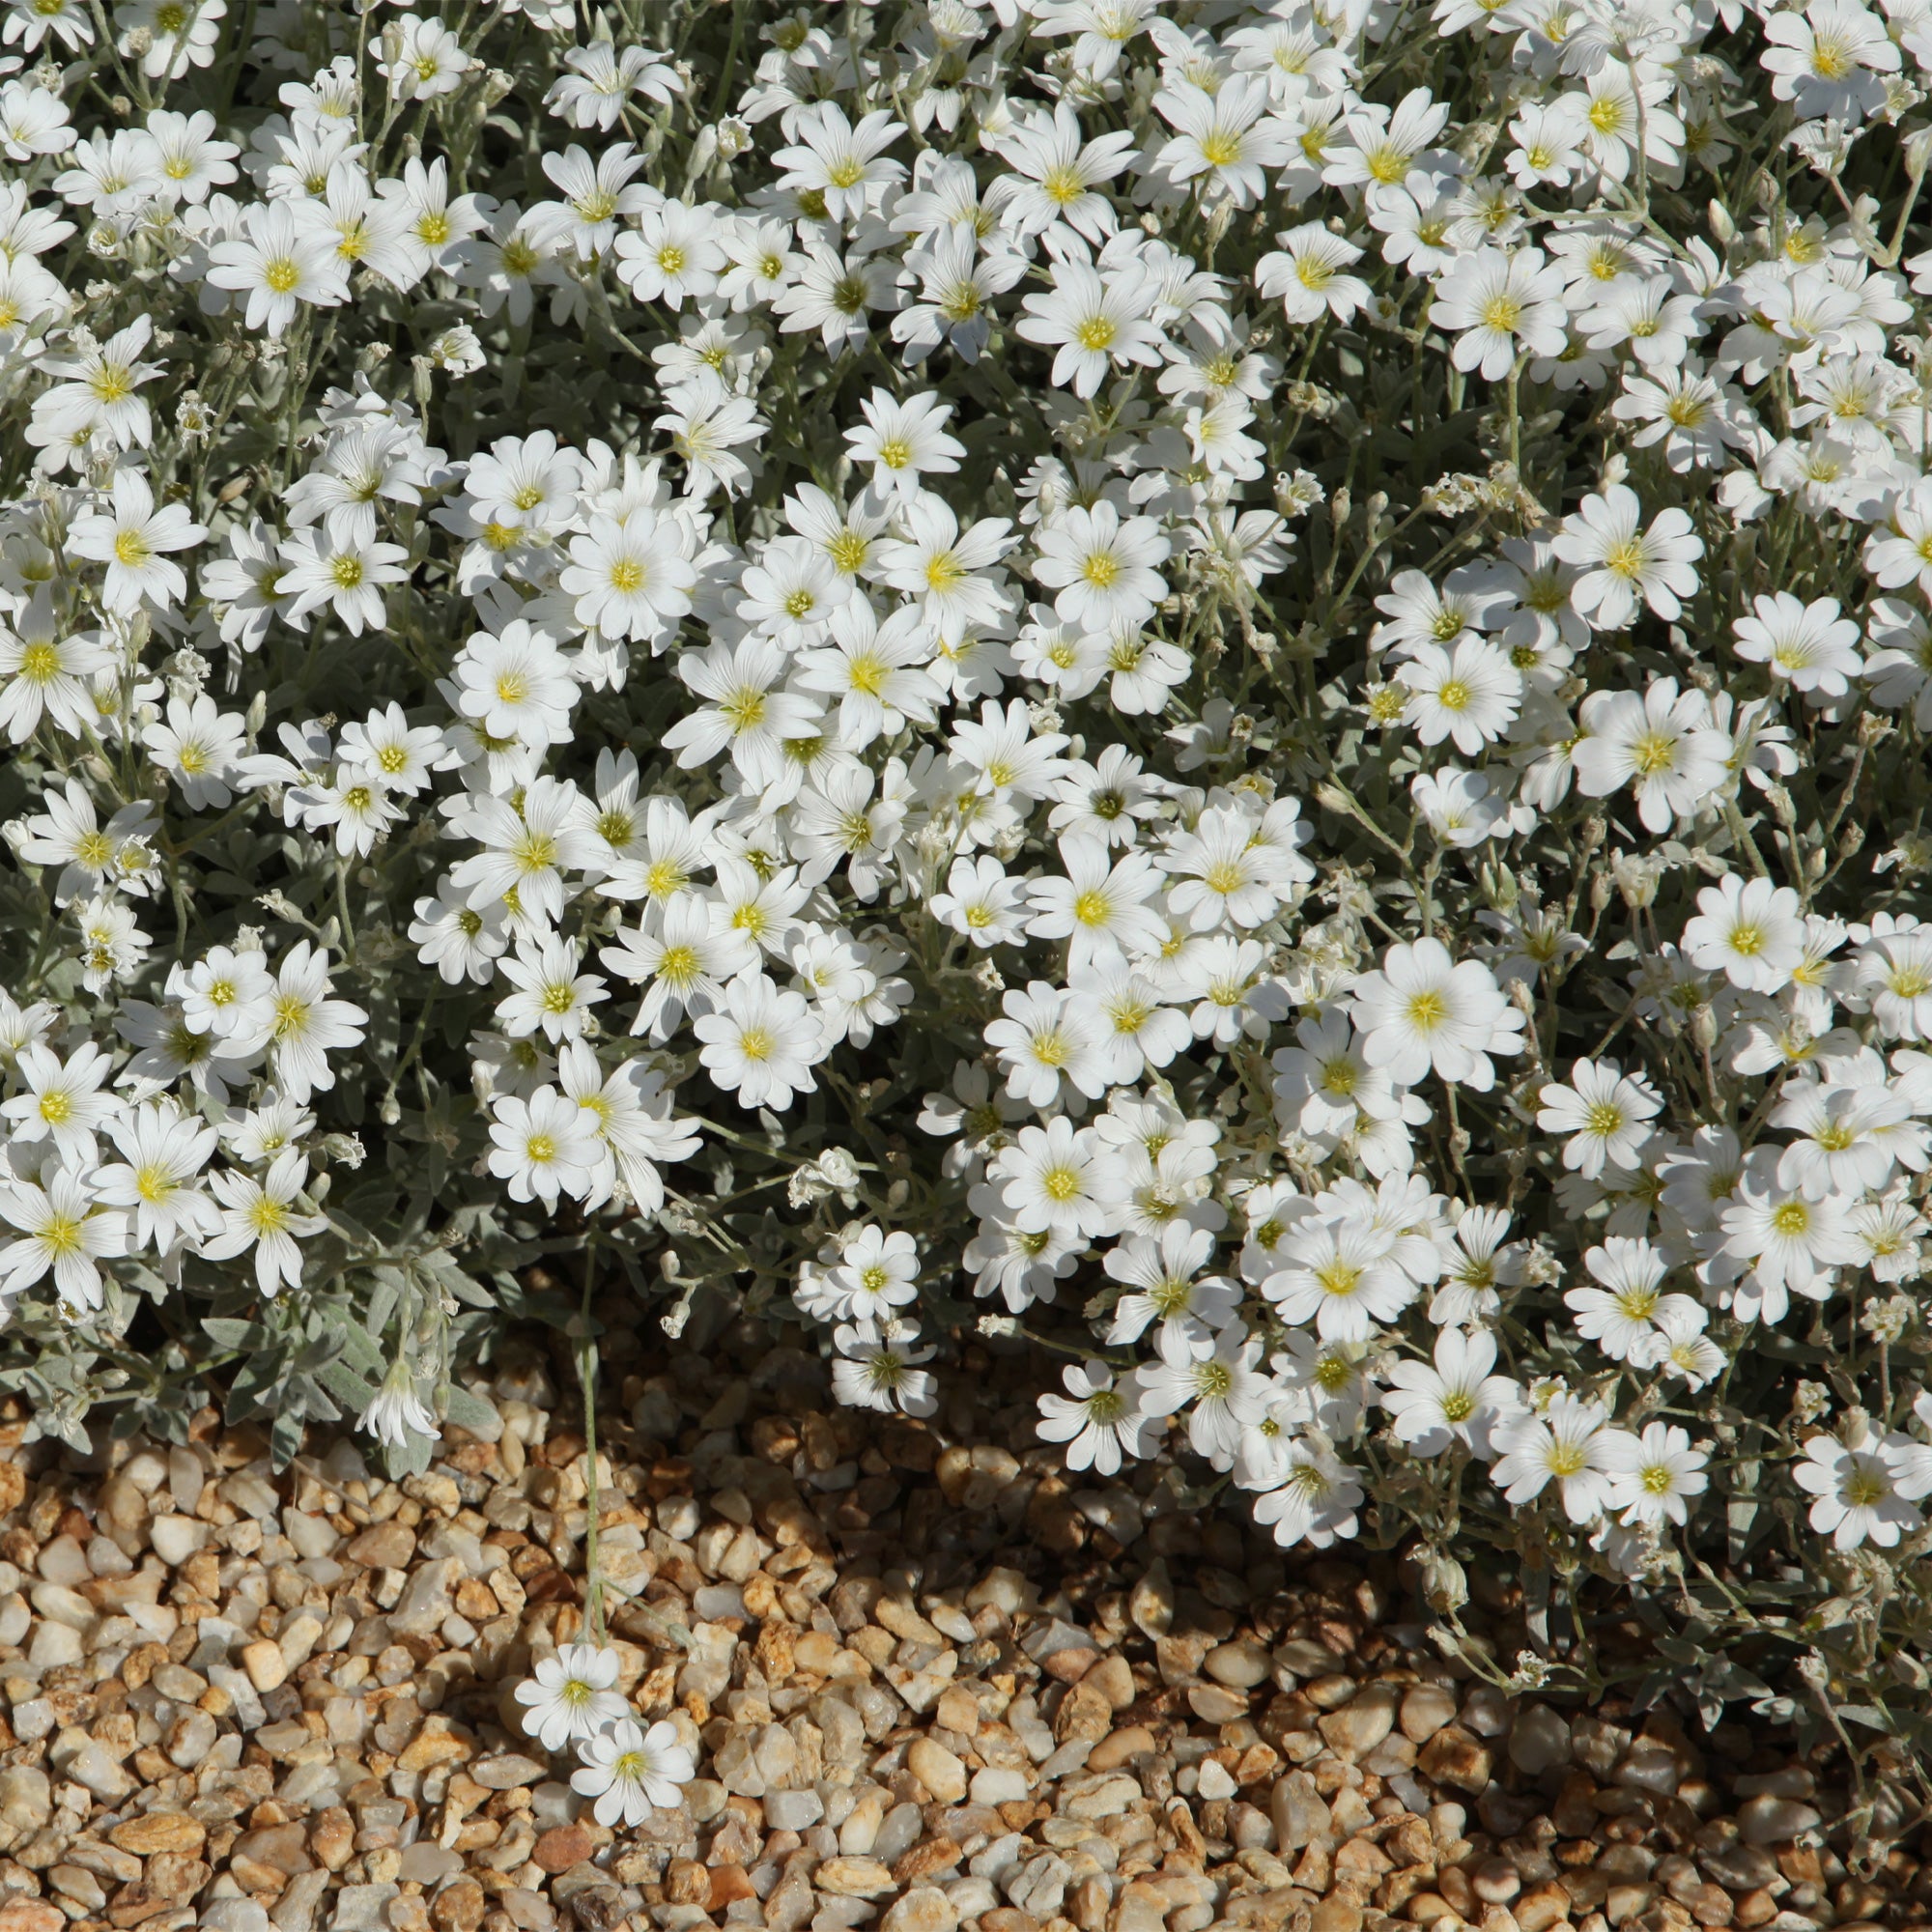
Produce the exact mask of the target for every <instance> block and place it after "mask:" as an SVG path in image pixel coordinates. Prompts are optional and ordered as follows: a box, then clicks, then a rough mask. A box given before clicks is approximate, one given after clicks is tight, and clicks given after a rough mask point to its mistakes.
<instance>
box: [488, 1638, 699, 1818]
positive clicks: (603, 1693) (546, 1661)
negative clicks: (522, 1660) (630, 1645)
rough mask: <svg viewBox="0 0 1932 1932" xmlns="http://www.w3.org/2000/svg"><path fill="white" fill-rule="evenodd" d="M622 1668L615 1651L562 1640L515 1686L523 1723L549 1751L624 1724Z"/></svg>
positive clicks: (626, 1711)
mask: <svg viewBox="0 0 1932 1932" xmlns="http://www.w3.org/2000/svg"><path fill="white" fill-rule="evenodd" d="M618 1668H619V1664H618V1659H617V1653H616V1652H615V1651H614V1650H609V1649H600V1648H598V1647H597V1646H596V1645H594V1644H588V1643H566V1644H561V1645H559V1646H558V1648H557V1649H556V1651H555V1652H554V1654H553V1655H551V1656H549V1657H546V1658H541V1659H539V1660H538V1662H537V1665H536V1671H535V1674H534V1675H533V1676H531V1677H529V1678H526V1680H525V1681H524V1682H523V1683H521V1684H519V1685H518V1686H517V1689H516V1698H517V1702H518V1703H519V1704H521V1705H522V1706H523V1707H524V1710H525V1712H526V1716H525V1718H524V1720H523V1721H524V1728H525V1729H526V1731H528V1732H529V1734H530V1736H531V1737H533V1738H535V1739H536V1740H537V1742H538V1743H539V1744H541V1745H542V1746H543V1747H544V1749H545V1750H547V1751H560V1750H562V1749H563V1747H565V1746H566V1745H569V1744H573V1743H579V1742H587V1741H588V1740H590V1739H592V1738H595V1737H597V1736H598V1735H599V1734H600V1733H602V1732H603V1731H604V1730H606V1729H607V1728H609V1727H610V1726H611V1725H613V1724H619V1723H622V1722H623V1721H624V1720H625V1719H626V1718H627V1717H628V1715H629V1713H630V1709H631V1706H630V1703H629V1701H628V1699H626V1698H625V1696H624V1694H623V1693H622V1692H621V1691H620V1690H617V1688H616V1684H617V1672H618ZM685 1775H686V1776H690V1774H689V1772H687V1773H686V1774H685ZM676 1802H677V1801H676V1800H675V1799H674V1798H673V1799H672V1800H671V1803H672V1804H675V1803H676Z"/></svg>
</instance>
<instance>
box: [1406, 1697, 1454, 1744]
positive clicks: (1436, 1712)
mask: <svg viewBox="0 0 1932 1932" xmlns="http://www.w3.org/2000/svg"><path fill="white" fill-rule="evenodd" d="M1455 1718H1456V1698H1455V1695H1454V1693H1453V1692H1451V1691H1450V1690H1447V1689H1445V1688H1444V1687H1443V1686H1442V1685H1440V1684H1418V1685H1416V1686H1415V1687H1414V1689H1412V1690H1410V1691H1409V1692H1408V1694H1407V1695H1406V1696H1405V1697H1404V1698H1403V1700H1402V1717H1401V1719H1400V1722H1401V1724H1402V1734H1403V1736H1404V1737H1406V1739H1407V1740H1408V1741H1409V1743H1410V1744H1412V1745H1426V1744H1427V1743H1428V1742H1429V1740H1430V1739H1431V1738H1433V1737H1434V1736H1435V1733H1436V1732H1437V1731H1439V1730H1440V1729H1441V1728H1442V1726H1443V1725H1444V1724H1447V1723H1453V1722H1454V1721H1455Z"/></svg>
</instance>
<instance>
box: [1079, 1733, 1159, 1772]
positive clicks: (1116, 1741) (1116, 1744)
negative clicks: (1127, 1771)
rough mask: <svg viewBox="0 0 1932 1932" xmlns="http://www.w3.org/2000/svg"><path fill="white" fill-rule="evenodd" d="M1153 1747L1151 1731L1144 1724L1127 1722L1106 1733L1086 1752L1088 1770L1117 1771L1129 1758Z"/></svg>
mask: <svg viewBox="0 0 1932 1932" xmlns="http://www.w3.org/2000/svg"><path fill="white" fill-rule="evenodd" d="M1153 1748H1154V1741H1153V1733H1152V1732H1151V1730H1149V1729H1148V1727H1147V1726H1146V1725H1145V1724H1127V1725H1125V1726H1123V1727H1122V1729H1120V1730H1118V1731H1109V1732H1108V1734H1107V1735H1106V1736H1105V1737H1104V1738H1102V1739H1101V1740H1100V1742H1099V1743H1098V1744H1097V1745H1095V1746H1094V1748H1093V1749H1092V1750H1091V1751H1090V1752H1089V1753H1088V1754H1087V1769H1088V1770H1089V1771H1118V1770H1119V1769H1120V1768H1121V1766H1122V1765H1123V1764H1125V1763H1126V1762H1127V1760H1128V1759H1129V1758H1135V1757H1139V1756H1140V1755H1141V1753H1142V1752H1143V1751H1151V1750H1152V1749H1153Z"/></svg>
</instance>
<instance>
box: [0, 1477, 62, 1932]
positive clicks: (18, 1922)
mask: <svg viewBox="0 0 1932 1932" xmlns="http://www.w3.org/2000/svg"><path fill="white" fill-rule="evenodd" d="M4 1466H11V1465H4ZM0 1932H67V1914H66V1913H64V1912H63V1911H61V1909H60V1908H59V1907H58V1906H54V1905H46V1904H43V1902H42V1901H41V1900H40V1899H38V1898H15V1899H13V1900H11V1901H10V1902H9V1903H7V1904H6V1905H0Z"/></svg>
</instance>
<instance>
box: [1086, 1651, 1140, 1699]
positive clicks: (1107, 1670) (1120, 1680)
mask: <svg viewBox="0 0 1932 1932" xmlns="http://www.w3.org/2000/svg"><path fill="white" fill-rule="evenodd" d="M1080 1688H1081V1689H1082V1690H1097V1691H1098V1692H1099V1693H1100V1695H1101V1696H1103V1697H1104V1698H1106V1700H1107V1702H1108V1703H1109V1704H1110V1705H1111V1706H1112V1707H1113V1708H1114V1709H1115V1710H1116V1711H1124V1710H1125V1709H1126V1708H1127V1706H1128V1705H1129V1704H1131V1703H1132V1702H1133V1701H1134V1673H1133V1669H1132V1666H1131V1665H1130V1664H1129V1663H1128V1662H1127V1660H1126V1659H1125V1658H1124V1657H1122V1655H1121V1654H1120V1652H1119V1651H1112V1652H1110V1653H1109V1654H1108V1655H1107V1656H1105V1657H1103V1658H1102V1659H1101V1660H1100V1661H1099V1662H1098V1663H1096V1664H1095V1665H1094V1667H1093V1669H1092V1670H1090V1671H1089V1672H1088V1673H1087V1675H1086V1676H1085V1677H1083V1678H1082V1679H1081V1680H1080Z"/></svg>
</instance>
